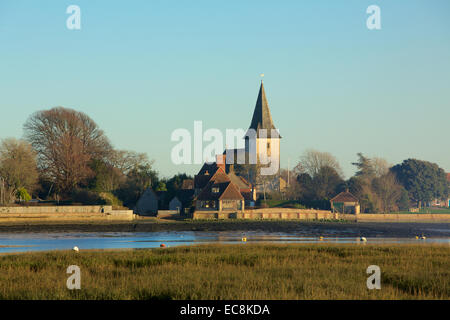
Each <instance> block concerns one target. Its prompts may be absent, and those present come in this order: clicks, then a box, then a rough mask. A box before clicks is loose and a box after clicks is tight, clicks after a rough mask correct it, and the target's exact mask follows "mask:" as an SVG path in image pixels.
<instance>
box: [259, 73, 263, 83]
mask: <svg viewBox="0 0 450 320" xmlns="http://www.w3.org/2000/svg"><path fill="white" fill-rule="evenodd" d="M259 76H260V77H261V82H263V78H264V73H261V74H260V75H259Z"/></svg>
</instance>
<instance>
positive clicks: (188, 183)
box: [181, 179, 194, 190]
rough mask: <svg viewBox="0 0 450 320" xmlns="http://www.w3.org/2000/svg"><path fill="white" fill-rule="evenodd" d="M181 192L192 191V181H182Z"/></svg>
mask: <svg viewBox="0 0 450 320" xmlns="http://www.w3.org/2000/svg"><path fill="white" fill-rule="evenodd" d="M181 189H182V190H193V189H194V179H184V180H183V182H182V184H181Z"/></svg>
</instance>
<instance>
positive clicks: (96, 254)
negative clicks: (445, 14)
mask: <svg viewBox="0 0 450 320" xmlns="http://www.w3.org/2000/svg"><path fill="white" fill-rule="evenodd" d="M449 253H450V249H449V247H448V246H438V245H389V246H388V245H356V246H355V245H333V244H326V245H325V244H324V245H322V244H317V245H295V244H294V245H293V244H290V245H269V244H258V245H253V244H251V243H246V244H242V245H201V246H191V247H178V248H164V249H143V250H131V251H81V252H80V253H78V254H77V253H75V252H71V251H54V252H43V253H42V252H41V253H26V254H16V255H5V256H1V257H0V299H449V298H450V280H449V279H450V258H449ZM373 264H374V265H378V266H380V268H381V274H382V276H381V286H382V287H381V290H368V289H367V287H366V280H367V277H368V275H367V274H366V269H367V267H368V266H369V265H373ZM69 265H78V266H79V267H80V268H81V290H68V289H67V288H66V280H67V278H68V277H69V275H68V274H66V269H67V267H68V266H69Z"/></svg>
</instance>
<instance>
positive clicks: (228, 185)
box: [197, 169, 244, 200]
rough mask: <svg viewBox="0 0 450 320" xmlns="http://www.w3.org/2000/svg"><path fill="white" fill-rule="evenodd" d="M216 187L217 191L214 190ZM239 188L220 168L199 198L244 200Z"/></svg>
mask: <svg viewBox="0 0 450 320" xmlns="http://www.w3.org/2000/svg"><path fill="white" fill-rule="evenodd" d="M213 189H216V190H217V192H213ZM243 199H244V198H243V197H242V195H241V193H240V192H239V188H238V187H236V185H235V184H234V183H233V182H231V179H230V178H229V177H228V176H227V175H226V174H225V172H223V170H222V169H220V170H218V171H217V172H216V174H215V175H214V176H213V177H211V179H210V180H209V182H208V183H207V184H206V186H205V187H204V188H203V190H202V191H201V192H200V194H199V195H198V196H197V200H243Z"/></svg>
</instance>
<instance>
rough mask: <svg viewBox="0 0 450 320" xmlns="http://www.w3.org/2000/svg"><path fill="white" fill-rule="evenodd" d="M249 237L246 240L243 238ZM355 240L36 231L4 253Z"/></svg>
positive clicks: (2, 246) (4, 238)
mask: <svg viewBox="0 0 450 320" xmlns="http://www.w3.org/2000/svg"><path fill="white" fill-rule="evenodd" d="M243 238H245V240H246V241H245V242H244V241H243ZM263 242H266V243H354V244H363V242H362V241H360V238H359V237H355V236H349V237H330V236H328V237H327V236H323V237H312V236H307V235H304V234H292V233H289V234H288V233H278V232H257V231H254V232H245V233H244V232H240V231H226V232H225V231H224V232H205V231H183V232H173V231H171V232H143V233H127V232H95V233H33V234H1V235H0V253H1V252H25V251H39V250H70V249H72V248H73V247H74V246H77V247H79V248H80V249H125V248H130V249H132V248H136V249H137V248H157V247H159V246H160V244H162V243H164V244H165V245H166V247H175V246H181V245H183V246H185V245H195V244H205V243H229V244H237V243H263ZM367 243H369V244H370V243H375V244H401V243H446V244H449V245H450V237H445V238H427V239H426V240H417V239H415V238H381V237H373V238H370V237H367Z"/></svg>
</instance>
